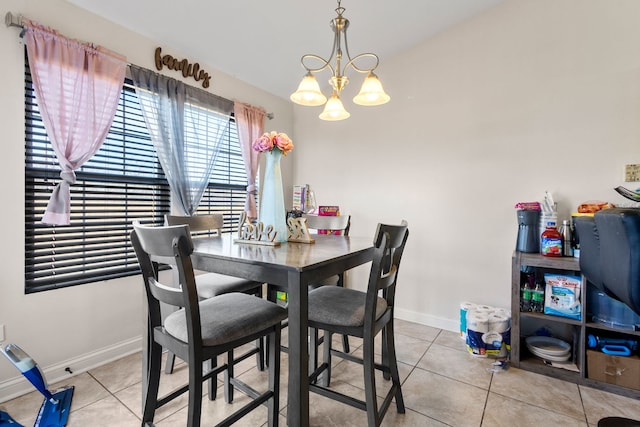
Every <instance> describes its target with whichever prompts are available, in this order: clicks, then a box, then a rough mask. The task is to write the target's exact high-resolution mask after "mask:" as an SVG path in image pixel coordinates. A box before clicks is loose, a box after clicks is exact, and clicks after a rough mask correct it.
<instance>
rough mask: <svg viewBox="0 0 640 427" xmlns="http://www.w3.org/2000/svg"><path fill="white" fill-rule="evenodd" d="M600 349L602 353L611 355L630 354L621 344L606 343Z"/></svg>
mask: <svg viewBox="0 0 640 427" xmlns="http://www.w3.org/2000/svg"><path fill="white" fill-rule="evenodd" d="M601 350H602V352H603V353H604V354H610V355H612V356H631V350H629V348H628V347H625V346H623V345H611V344H607V345H604V346H602V349H601Z"/></svg>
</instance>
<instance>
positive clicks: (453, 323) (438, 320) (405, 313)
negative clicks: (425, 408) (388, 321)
mask: <svg viewBox="0 0 640 427" xmlns="http://www.w3.org/2000/svg"><path fill="white" fill-rule="evenodd" d="M394 313H395V317H396V318H397V319H402V320H406V321H409V322H416V323H420V324H421V325H426V326H431V327H433V328H439V329H445V330H447V331H451V332H459V331H460V324H459V320H451V319H445V318H442V317H436V316H431V315H429V314H424V313H418V312H417V311H411V310H404V309H401V308H397V307H396V309H395V312H394Z"/></svg>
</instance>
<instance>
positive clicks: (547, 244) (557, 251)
mask: <svg viewBox="0 0 640 427" xmlns="http://www.w3.org/2000/svg"><path fill="white" fill-rule="evenodd" d="M545 226H546V228H545V230H544V232H543V233H542V236H541V237H540V253H541V254H542V255H544V256H552V257H561V256H562V234H560V232H559V231H558V229H557V228H556V223H555V221H547V223H546V224H545Z"/></svg>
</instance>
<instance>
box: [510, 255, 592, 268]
mask: <svg viewBox="0 0 640 427" xmlns="http://www.w3.org/2000/svg"><path fill="white" fill-rule="evenodd" d="M515 257H516V259H517V262H519V264H520V265H526V266H529V267H543V268H553V269H555V270H572V271H579V270H580V259H579V258H573V257H547V256H543V255H540V254H537V253H532V254H529V253H524V252H515Z"/></svg>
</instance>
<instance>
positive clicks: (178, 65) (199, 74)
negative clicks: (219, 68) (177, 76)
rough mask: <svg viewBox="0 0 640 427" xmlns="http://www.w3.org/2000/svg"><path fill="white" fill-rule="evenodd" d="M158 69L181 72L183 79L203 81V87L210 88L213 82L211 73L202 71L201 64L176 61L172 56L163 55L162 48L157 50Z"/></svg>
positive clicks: (183, 60)
mask: <svg viewBox="0 0 640 427" xmlns="http://www.w3.org/2000/svg"><path fill="white" fill-rule="evenodd" d="M155 59H156V69H157V70H158V71H161V70H162V68H163V67H167V68H168V69H170V70H175V71H180V72H182V76H183V77H193V79H194V80H195V81H197V82H199V81H200V80H202V87H203V88H205V89H206V88H208V87H209V83H210V80H211V76H210V75H209V73H207V72H205V71H204V70H201V69H200V64H198V63H197V62H194V63H193V64H191V63H190V62H189V61H188V60H186V59H182V60H179V59H176V58H174V57H173V56H171V55H163V54H162V48H161V47H157V48H156V54H155Z"/></svg>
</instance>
